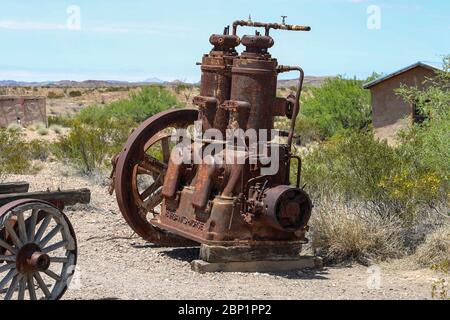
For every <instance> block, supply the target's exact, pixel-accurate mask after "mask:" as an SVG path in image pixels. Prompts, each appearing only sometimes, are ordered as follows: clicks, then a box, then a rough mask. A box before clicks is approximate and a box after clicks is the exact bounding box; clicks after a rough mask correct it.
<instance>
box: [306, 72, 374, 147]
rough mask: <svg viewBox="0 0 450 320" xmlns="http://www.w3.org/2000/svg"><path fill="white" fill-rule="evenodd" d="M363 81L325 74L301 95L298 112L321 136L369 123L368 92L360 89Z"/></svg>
mask: <svg viewBox="0 0 450 320" xmlns="http://www.w3.org/2000/svg"><path fill="white" fill-rule="evenodd" d="M363 83H364V81H361V80H357V79H345V78H344V77H342V76H339V77H336V78H329V79H327V80H326V81H325V83H324V84H323V85H322V86H321V87H311V88H310V95H308V97H306V96H304V97H303V99H302V100H303V101H302V111H301V113H302V115H303V116H304V117H306V118H309V122H310V123H314V126H315V127H317V128H319V129H320V131H319V132H320V135H321V138H323V139H325V138H329V137H332V136H333V135H335V134H337V133H340V132H342V131H345V130H347V129H362V128H366V127H367V126H368V125H369V124H370V122H371V108H370V92H369V91H368V90H365V89H363V87H362V85H363ZM309 96H310V97H309ZM298 128H299V129H301V127H300V126H298Z"/></svg>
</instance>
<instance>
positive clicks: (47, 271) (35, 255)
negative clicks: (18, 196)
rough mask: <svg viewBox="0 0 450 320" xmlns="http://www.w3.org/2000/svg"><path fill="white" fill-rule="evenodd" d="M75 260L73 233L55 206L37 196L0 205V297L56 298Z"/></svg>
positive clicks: (71, 271) (75, 244)
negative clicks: (32, 198)
mask: <svg viewBox="0 0 450 320" xmlns="http://www.w3.org/2000/svg"><path fill="white" fill-rule="evenodd" d="M76 262H77V242H76V238H75V233H74V230H73V228H72V226H71V224H70V222H69V220H68V218H67V217H66V216H65V215H64V214H63V213H62V212H61V211H60V210H59V209H57V208H56V207H54V206H53V205H51V204H50V203H47V202H44V201H39V200H17V201H13V202H11V203H9V204H7V205H4V206H3V207H0V300H2V299H4V300H13V299H14V300H15V299H17V300H58V299H60V298H61V297H62V296H63V294H64V293H65V291H66V290H67V287H68V285H69V282H70V280H71V278H72V276H73V273H74V271H75V265H76Z"/></svg>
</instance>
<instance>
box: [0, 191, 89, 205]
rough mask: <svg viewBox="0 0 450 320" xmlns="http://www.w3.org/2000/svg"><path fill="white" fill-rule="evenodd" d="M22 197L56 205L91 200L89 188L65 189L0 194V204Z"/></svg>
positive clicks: (81, 202)
mask: <svg viewBox="0 0 450 320" xmlns="http://www.w3.org/2000/svg"><path fill="white" fill-rule="evenodd" d="M22 199H36V200H43V201H48V202H51V203H53V204H55V205H57V206H58V207H61V206H62V207H65V206H73V205H75V204H78V203H80V204H88V203H89V202H90V201H91V191H90V190H89V189H81V190H67V191H55V192H50V191H44V192H29V193H13V194H6V195H0V206H3V205H5V204H7V203H9V202H12V201H15V200H22Z"/></svg>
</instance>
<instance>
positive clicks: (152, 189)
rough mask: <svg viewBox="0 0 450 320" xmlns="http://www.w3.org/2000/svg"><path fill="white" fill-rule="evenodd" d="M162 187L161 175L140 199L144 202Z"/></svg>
mask: <svg viewBox="0 0 450 320" xmlns="http://www.w3.org/2000/svg"><path fill="white" fill-rule="evenodd" d="M162 185H163V177H162V175H159V176H158V178H156V180H155V182H153V184H152V185H151V186H149V187H148V188H147V189H146V190H145V191H144V192H143V193H142V194H141V199H142V200H145V199H147V198H148V197H150V196H151V195H153V194H154V193H155V192H156V191H157V190H158V189H159V188H160V187H162Z"/></svg>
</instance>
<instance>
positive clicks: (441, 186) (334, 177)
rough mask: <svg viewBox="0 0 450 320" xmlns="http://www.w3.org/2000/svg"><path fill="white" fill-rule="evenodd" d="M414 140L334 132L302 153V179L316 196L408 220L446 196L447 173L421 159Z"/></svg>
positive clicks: (368, 133)
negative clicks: (394, 143) (397, 142)
mask: <svg viewBox="0 0 450 320" xmlns="http://www.w3.org/2000/svg"><path fill="white" fill-rule="evenodd" d="M415 143H416V142H415V141H413V142H411V143H405V144H404V145H403V146H402V147H399V148H393V147H390V146H389V145H387V143H386V142H382V141H381V142H380V141H377V140H375V139H374V137H373V134H372V133H371V132H367V133H360V132H353V133H349V134H347V135H345V136H336V137H334V138H332V139H329V140H327V141H326V142H324V143H322V144H321V145H320V146H319V147H318V148H316V149H315V150H314V151H313V152H311V153H310V154H309V155H307V156H306V157H305V158H304V166H303V177H304V182H306V183H307V189H308V190H309V191H310V192H311V193H312V194H313V195H314V196H315V197H316V198H320V197H322V196H335V195H338V196H340V197H342V198H343V199H344V200H345V201H347V202H348V201H362V202H364V203H365V204H366V206H367V208H370V209H371V210H373V211H374V213H377V214H379V215H382V216H386V215H392V214H393V215H398V216H400V217H402V218H403V219H404V220H405V221H409V222H413V220H414V218H415V216H416V214H417V213H418V212H420V211H421V210H428V209H429V208H434V207H435V206H436V205H437V204H441V203H446V202H447V201H448V180H446V179H445V174H448V172H445V170H444V171H442V172H441V171H440V170H441V169H439V170H438V169H436V168H434V167H432V166H430V165H429V163H428V162H427V161H424V160H423V159H422V158H421V155H420V154H421V151H420V150H418V149H417V148H418V147H417V146H416V145H415ZM447 152H448V151H447ZM435 157H440V156H438V155H435ZM437 162H439V163H441V161H437ZM446 165H448V164H446ZM444 207H445V206H444Z"/></svg>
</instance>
